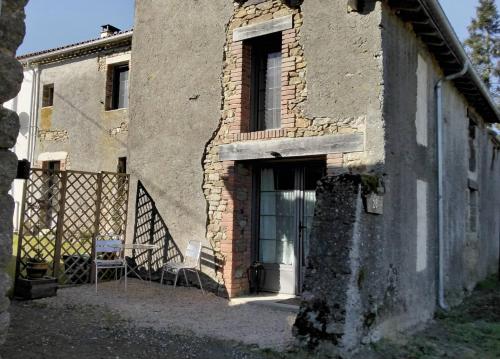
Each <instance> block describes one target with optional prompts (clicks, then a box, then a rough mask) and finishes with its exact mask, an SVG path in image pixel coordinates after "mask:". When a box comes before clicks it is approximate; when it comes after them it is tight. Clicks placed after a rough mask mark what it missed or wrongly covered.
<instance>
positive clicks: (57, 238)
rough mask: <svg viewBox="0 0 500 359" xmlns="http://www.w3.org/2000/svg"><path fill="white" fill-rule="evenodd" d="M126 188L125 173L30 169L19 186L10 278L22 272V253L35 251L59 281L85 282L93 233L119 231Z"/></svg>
mask: <svg viewBox="0 0 500 359" xmlns="http://www.w3.org/2000/svg"><path fill="white" fill-rule="evenodd" d="M128 189H129V176H128V175H127V174H121V173H111V172H101V173H93V172H82V171H54V170H41V169H32V170H31V173H30V178H29V179H28V180H26V183H25V188H24V196H23V205H22V219H21V226H20V231H19V240H18V250H17V262H16V278H17V277H25V276H26V265H27V261H28V258H30V257H33V256H35V255H38V256H39V257H42V258H43V259H44V260H45V261H47V262H48V263H49V264H50V266H49V267H50V269H49V273H48V275H51V276H53V277H56V278H58V280H59V283H60V284H77V283H87V282H89V281H90V278H91V276H90V274H91V273H90V272H91V270H92V266H91V258H92V256H93V248H94V245H93V238H94V235H95V234H97V233H117V234H123V235H125V230H126V227H127V206H128ZM101 276H106V272H102V273H101Z"/></svg>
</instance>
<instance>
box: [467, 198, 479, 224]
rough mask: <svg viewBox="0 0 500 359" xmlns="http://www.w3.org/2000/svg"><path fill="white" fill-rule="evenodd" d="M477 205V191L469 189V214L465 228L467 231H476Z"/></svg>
mask: <svg viewBox="0 0 500 359" xmlns="http://www.w3.org/2000/svg"><path fill="white" fill-rule="evenodd" d="M478 205H479V204H478V193H477V191H475V190H473V189H469V213H468V214H469V216H468V219H467V230H468V232H469V233H475V232H477V221H478Z"/></svg>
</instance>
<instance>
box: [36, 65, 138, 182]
mask: <svg viewBox="0 0 500 359" xmlns="http://www.w3.org/2000/svg"><path fill="white" fill-rule="evenodd" d="M40 72H41V73H40V98H39V103H40V106H41V104H42V97H43V85H46V84H52V83H53V84H54V106H52V107H49V108H41V109H40V111H39V114H40V116H39V119H40V120H39V123H38V128H39V132H38V136H37V148H36V151H35V160H36V159H37V157H38V155H39V154H40V153H43V152H59V151H65V152H67V153H68V163H67V169H74V170H81V171H93V172H99V171H112V172H115V171H116V168H117V163H118V157H124V156H126V155H127V150H126V146H127V131H123V132H120V133H117V134H112V133H111V131H112V130H113V129H116V128H119V127H122V126H124V125H125V126H126V125H127V124H128V110H126V109H123V110H115V111H107V112H105V111H104V100H105V86H106V85H105V84H106V71H105V69H104V68H103V69H99V63H98V56H97V55H91V56H87V57H83V58H78V59H74V60H66V61H64V62H58V63H54V64H50V65H42V66H41V69H40ZM123 124H124V125H123ZM83 134H85V135H83ZM89 149H91V150H89ZM39 165H40V164H39Z"/></svg>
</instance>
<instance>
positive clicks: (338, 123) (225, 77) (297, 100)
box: [203, 0, 383, 296]
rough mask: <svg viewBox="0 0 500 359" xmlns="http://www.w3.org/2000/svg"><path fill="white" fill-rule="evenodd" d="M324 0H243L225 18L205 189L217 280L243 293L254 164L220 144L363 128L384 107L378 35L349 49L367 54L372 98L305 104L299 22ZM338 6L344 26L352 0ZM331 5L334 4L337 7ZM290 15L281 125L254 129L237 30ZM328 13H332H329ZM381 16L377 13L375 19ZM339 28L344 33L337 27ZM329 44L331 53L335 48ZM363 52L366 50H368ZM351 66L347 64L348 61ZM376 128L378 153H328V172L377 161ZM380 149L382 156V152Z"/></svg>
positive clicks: (245, 53)
mask: <svg viewBox="0 0 500 359" xmlns="http://www.w3.org/2000/svg"><path fill="white" fill-rule="evenodd" d="M296 3H301V2H296ZM304 6H305V5H304ZM326 6H327V5H326V4H313V5H312V6H311V7H310V15H309V13H308V12H303V11H302V7H301V6H289V5H288V4H287V2H286V1H282V0H268V1H259V2H255V1H248V2H242V3H240V4H235V7H234V12H233V15H232V17H231V19H230V20H229V22H228V24H227V29H228V31H227V33H226V44H225V47H224V49H225V51H224V57H223V58H224V63H223V73H222V93H223V102H222V114H221V122H220V124H219V128H218V129H217V131H216V132H215V134H214V136H213V138H212V140H211V141H210V142H209V144H208V146H207V149H206V154H205V157H204V160H203V166H204V171H205V175H204V182H203V190H204V194H205V197H206V199H207V202H208V231H207V239H208V240H209V241H210V243H211V245H212V248H213V249H214V251H215V253H216V256H217V257H218V260H219V261H220V262H222V263H225V266H224V270H223V273H219V280H220V281H223V282H224V284H225V286H226V288H227V289H228V292H229V294H230V295H231V296H234V295H238V294H240V293H242V292H244V291H245V290H246V289H247V288H246V287H247V279H246V268H248V265H249V264H250V261H251V226H252V225H251V222H252V221H251V208H250V205H251V201H252V198H251V193H252V181H251V179H252V178H251V177H252V171H251V165H248V164H246V165H244V164H241V163H234V162H231V161H227V162H224V161H220V160H219V146H221V145H225V144H229V143H233V142H242V141H251V140H262V141H266V140H271V139H276V138H299V137H314V136H323V135H335V134H346V133H351V134H352V133H357V134H365V132H366V119H367V115H368V114H369V115H370V116H372V117H374V116H375V115H374V114H375V113H377V114H379V112H376V111H371V110H370V108H371V107H376V108H377V109H380V103H379V91H380V88H381V87H380V81H377V79H378V78H379V77H380V76H381V72H380V71H379V70H380V68H379V60H378V59H377V56H376V55H378V49H379V48H378V47H377V46H378V44H379V42H377V41H375V42H374V44H373V45H370V46H372V47H373V49H369V50H367V49H364V47H365V45H366V43H368V42H366V43H365V42H364V43H363V44H360V45H359V47H357V48H361V49H363V51H364V52H363V53H362V54H360V56H357V55H356V54H352V55H353V56H356V59H362V60H359V61H363V66H364V67H366V68H368V69H370V73H369V75H368V78H367V79H365V83H371V82H372V81H373V87H369V88H367V87H364V86H365V85H363V88H362V89H361V90H360V94H362V95H363V96H364V95H366V97H365V98H363V101H367V103H363V104H358V105H357V107H356V108H357V110H355V111H354V110H352V108H350V109H346V108H345V107H339V106H332V107H331V108H326V107H325V106H322V107H321V108H320V107H316V108H311V106H307V103H308V81H307V71H308V53H307V51H306V50H305V48H304V46H303V34H302V28H303V25H304V23H305V22H309V25H308V27H307V29H308V31H309V30H310V29H311V27H313V28H314V27H315V26H316V23H315V20H314V18H313V16H318V15H317V13H320V14H321V13H323V12H324V7H326ZM335 6H336V7H339V9H343V10H344V11H345V12H339V13H338V17H339V18H340V20H339V22H341V23H342V26H343V25H344V22H346V16H348V15H346V13H347V5H346V4H343V5H339V4H336V5H335ZM331 11H332V12H334V10H331ZM287 16H291V17H292V22H293V25H292V28H290V29H287V30H283V31H282V32H281V43H282V49H281V53H282V68H281V71H282V72H281V127H280V128H279V129H271V130H265V131H251V129H250V111H249V108H250V88H251V85H250V81H251V79H250V71H249V70H250V61H251V47H250V45H248V43H247V42H246V41H244V40H243V41H234V40H233V31H234V30H236V29H239V28H241V27H245V26H251V25H256V24H261V23H265V22H266V21H270V20H273V19H283V18H285V17H287ZM308 16H310V17H308ZM350 16H351V17H350V18H349V19H350V20H351V21H356V22H357V21H359V19H360V18H363V16H361V15H359V16H358V15H355V14H352V15H350ZM328 21H331V19H329V20H328ZM367 21H373V20H372V19H371V18H370V19H369V20H364V23H365V24H364V25H367ZM378 21H379V18H378V17H377V18H375V23H377V22H378ZM326 23H327V22H325V23H324V24H326ZM311 24H312V25H311ZM346 26H347V24H346ZM349 26H350V25H349ZM344 30H346V29H344V28H342V31H344ZM342 31H339V33H340V34H342V35H341V36H344V32H342ZM360 33H362V38H364V37H365V36H366V34H365V32H364V28H363V27H361V28H360ZM358 35H359V33H358ZM337 36H339V35H338V34H337ZM346 36H347V35H346ZM370 36H372V35H370ZM308 41H309V43H310V44H311V45H312V46H311V47H310V48H308V49H314V51H316V52H320V51H319V50H318V49H317V47H324V46H323V45H322V44H319V43H316V42H315V41H314V40H311V39H310V38H309V40H308ZM344 49H345V48H344ZM328 51H329V53H330V50H328ZM372 51H373V54H372V53H371V52H372ZM348 53H349V54H351V53H350V52H348ZM366 53H368V54H369V55H368V56H367V55H366ZM318 56H322V54H319V53H318ZM365 57H368V59H369V60H365ZM330 58H331V56H330V57H329V61H331V60H330ZM320 61H322V60H319V59H316V58H315V59H313V62H314V63H316V64H317V63H318V62H320ZM356 61H358V60H356ZM321 65H322V66H320V69H321V71H323V72H326V73H328V74H329V76H332V77H335V76H341V78H337V80H336V81H339V80H341V79H343V78H344V75H343V74H339V73H338V71H337V70H336V69H334V68H333V67H332V64H331V63H328V64H323V63H321ZM349 67H350V66H347V68H349ZM356 68H357V65H354V66H353V67H352V68H350V70H349V74H346V75H345V76H348V75H349V76H350V77H352V76H354V77H357V75H354V74H353V72H354V71H355V70H356ZM315 69H316V67H315ZM376 71H379V72H378V73H377V74H376V75H373V72H376ZM332 74H333V75H332ZM332 81H333V80H332ZM357 81H358V79H357V78H356V79H355V80H353V81H352V82H353V85H354V84H357ZM321 85H322V84H318V85H317V86H315V89H316V90H317V91H324V90H322V86H321ZM328 86H329V85H328ZM335 95H336V96H338V98H341V97H342V96H340V94H335ZM367 99H369V100H367ZM360 108H361V110H360ZM359 112H361V114H359ZM315 113H321V116H316V115H314V114H315ZM379 120H380V117H379V118H378V120H377V121H374V122H373V123H372V124H371V126H372V127H377V126H378V125H377V124H378V122H379ZM372 133H373V136H372V137H371V139H370V140H369V141H367V143H368V149H369V150H370V152H371V153H372V154H373V155H372V157H371V158H370V159H369V160H367V158H366V156H364V154H363V153H344V154H343V153H332V154H328V155H325V156H324V157H325V159H326V164H327V168H328V173H329V174H330V175H333V174H335V171H338V170H339V168H340V169H341V170H342V167H345V168H356V167H358V168H361V170H364V169H366V168H367V167H368V166H371V164H372V163H377V162H379V161H380V160H379V159H378V158H375V152H379V151H380V149H381V148H382V146H381V141H380V139H381V137H380V136H379V135H378V133H377V132H375V131H374V132H372ZM377 140H378V141H377ZM374 142H377V145H376V146H373V145H371V143H374ZM374 147H378V148H377V150H376V151H373V148H374ZM382 152H383V150H382ZM379 157H382V155H380V156H379ZM233 168H234V169H235V172H234V173H235V174H236V175H237V176H238V177H237V178H236V179H235V181H236V182H237V183H239V185H238V186H237V190H236V191H233V190H232V189H231V185H229V186H228V185H227V183H228V181H230V179H229V178H228V177H227V176H226V174H227V173H228V172H230V171H231V169H233ZM221 171H223V172H224V175H223V176H220V173H221ZM245 183H246V184H247V185H246V186H245V185H244V184H245ZM238 204H239V206H240V207H238ZM222 274H223V275H222Z"/></svg>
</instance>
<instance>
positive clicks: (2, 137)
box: [0, 108, 19, 148]
mask: <svg viewBox="0 0 500 359" xmlns="http://www.w3.org/2000/svg"><path fill="white" fill-rule="evenodd" d="M18 134H19V117H18V116H17V113H15V112H14V111H10V110H7V109H6V108H0V148H11V147H14V145H15V144H16V140H17V135H18Z"/></svg>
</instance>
